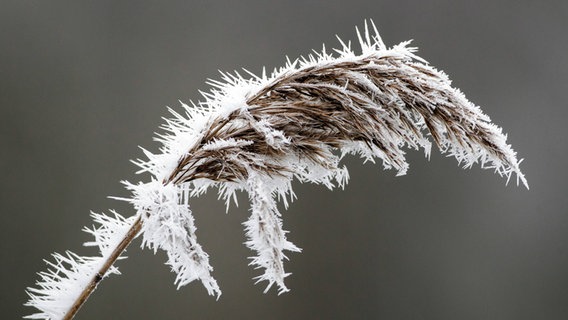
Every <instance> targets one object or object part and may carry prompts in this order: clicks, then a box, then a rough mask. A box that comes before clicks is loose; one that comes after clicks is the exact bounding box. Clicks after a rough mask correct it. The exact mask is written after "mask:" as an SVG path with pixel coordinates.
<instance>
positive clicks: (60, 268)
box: [26, 211, 133, 320]
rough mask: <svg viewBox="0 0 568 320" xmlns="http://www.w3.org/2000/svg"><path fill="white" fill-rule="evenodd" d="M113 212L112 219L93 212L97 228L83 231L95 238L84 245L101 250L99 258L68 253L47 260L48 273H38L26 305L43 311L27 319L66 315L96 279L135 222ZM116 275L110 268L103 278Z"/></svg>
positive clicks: (59, 317)
mask: <svg viewBox="0 0 568 320" xmlns="http://www.w3.org/2000/svg"><path fill="white" fill-rule="evenodd" d="M112 213H113V214H112V215H111V216H107V215H103V214H98V213H92V214H91V216H92V217H93V220H94V222H95V223H97V226H94V227H93V228H92V229H89V228H85V229H84V230H85V231H86V232H88V233H90V234H91V235H93V237H94V241H92V242H87V243H85V246H95V247H98V249H99V251H100V255H99V256H94V257H85V256H79V255H77V254H75V253H73V252H70V251H67V252H66V253H65V254H58V253H55V254H53V255H52V257H53V261H47V260H46V263H47V265H48V270H47V271H44V272H40V273H39V274H38V275H39V276H40V280H39V281H37V282H36V287H34V288H28V289H27V293H28V295H29V297H30V299H29V301H28V302H27V303H26V305H27V306H32V307H35V308H37V309H39V310H40V312H38V313H35V314H32V315H29V316H27V317H26V318H28V319H51V320H54V319H62V318H63V317H64V316H65V314H66V313H67V312H68V311H69V309H70V307H71V306H72V305H73V303H74V302H75V301H76V300H77V298H78V297H79V296H80V295H81V293H82V291H83V290H84V289H85V287H86V286H88V285H89V284H90V282H91V281H92V279H93V278H94V277H96V276H97V273H98V272H99V270H100V269H101V267H102V265H103V264H104V263H105V261H106V260H107V259H108V257H109V256H110V254H111V253H112V252H113V250H114V248H116V247H117V245H118V243H120V241H122V239H123V238H124V235H125V234H126V232H127V231H128V229H129V228H130V226H131V224H132V222H133V218H129V219H126V218H124V217H122V216H121V215H119V214H118V213H116V212H114V211H113V212H112ZM113 273H114V274H120V272H118V269H117V268H116V267H111V268H110V269H109V270H108V271H107V273H106V274H105V275H104V277H106V276H108V275H110V274H113Z"/></svg>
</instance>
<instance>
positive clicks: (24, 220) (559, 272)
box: [0, 0, 568, 320]
mask: <svg viewBox="0 0 568 320" xmlns="http://www.w3.org/2000/svg"><path fill="white" fill-rule="evenodd" d="M365 18H372V19H374V21H375V22H376V24H377V26H378V28H379V30H380V31H381V33H382V36H383V38H384V40H385V42H386V43H387V44H388V45H394V44H397V43H399V42H400V41H403V40H408V39H415V41H414V43H413V44H414V45H416V46H418V47H419V48H420V51H419V55H420V56H422V57H424V58H425V59H427V60H428V61H429V62H430V63H431V64H432V65H434V66H436V67H437V68H439V69H442V70H444V71H446V72H447V73H448V74H449V75H450V77H451V78H452V79H453V80H454V85H455V86H457V87H459V88H461V89H462V90H463V91H464V92H465V93H466V95H467V96H468V98H470V99H471V100H472V101H473V102H475V103H476V104H478V105H480V106H482V108H483V110H484V111H485V112H486V113H487V114H489V115H490V116H491V117H492V119H493V120H494V121H495V122H496V123H497V124H499V125H500V126H502V127H503V128H504V131H505V132H507V133H508V134H509V142H510V143H511V144H512V145H513V147H514V148H515V150H516V151H518V154H519V157H521V158H525V159H526V160H525V161H524V162H523V163H522V169H523V171H524V172H525V173H526V175H527V178H528V180H529V184H530V186H531V189H530V191H527V190H525V189H524V188H523V187H516V186H515V184H514V183H510V184H509V185H508V186H506V185H505V180H504V179H501V178H499V177H498V176H496V175H494V174H493V173H492V172H491V171H486V170H481V169H479V168H478V167H475V168H473V169H471V170H463V169H461V168H459V167H458V166H457V165H456V161H455V160H454V159H451V158H446V157H445V156H442V155H440V154H439V152H437V151H434V152H433V155H432V158H431V160H430V161H427V160H426V159H424V157H423V156H422V153H421V152H409V155H408V158H409V161H410V162H411V169H410V171H409V173H408V175H406V176H403V177H395V173H394V172H390V171H382V169H381V167H380V166H379V165H370V164H366V165H362V164H361V161H359V160H358V159H348V160H347V163H348V165H349V167H350V168H351V170H350V173H351V182H350V184H349V185H348V186H347V188H346V190H344V191H340V190H336V191H334V192H330V191H328V190H327V189H325V188H323V187H320V186H313V185H297V186H296V189H295V191H296V193H297V194H298V196H299V199H298V200H297V201H296V202H295V203H294V204H293V205H292V206H291V208H290V209H289V210H288V211H286V212H285V213H284V224H285V228H286V229H287V230H290V231H291V232H290V234H289V239H291V240H292V241H293V242H294V243H296V244H297V245H298V246H300V247H302V248H303V250H304V252H303V253H301V254H290V258H291V260H290V261H289V262H287V263H286V267H287V269H288V271H290V272H292V273H293V275H292V276H290V277H289V278H288V279H287V285H288V286H289V287H290V288H291V289H292V291H291V292H290V293H287V294H283V295H281V296H278V295H277V294H276V293H275V291H274V290H273V291H271V292H269V293H268V294H263V293H262V291H263V290H264V284H259V285H256V286H255V285H254V284H253V283H254V281H253V280H252V279H251V278H252V277H254V276H255V275H258V274H259V272H258V271H255V270H252V269H251V268H250V267H249V266H247V263H248V260H247V257H248V256H250V255H251V252H250V251H249V250H248V249H246V248H245V247H244V245H243V244H242V243H243V241H244V240H245V238H244V235H243V231H242V226H241V223H242V222H243V221H245V219H246V217H247V215H248V212H247V210H248V205H247V201H246V197H244V196H242V195H241V206H240V207H239V208H234V207H233V208H231V210H230V211H229V213H228V214H225V209H224V205H223V203H221V202H220V201H218V200H217V197H216V194H214V193H209V194H207V195H206V196H204V197H202V198H200V199H197V200H196V201H195V202H194V204H193V209H194V212H195V214H196V219H197V221H196V223H197V226H198V228H199V229H198V237H199V238H200V240H201V242H202V244H203V245H204V247H205V249H206V250H207V251H208V252H209V253H210V256H211V263H212V264H213V266H214V267H215V271H214V276H215V277H217V279H218V281H219V284H220V285H221V288H222V290H223V295H222V296H221V298H220V300H219V301H215V299H214V298H212V297H209V296H207V294H206V291H205V289H203V288H202V286H201V285H200V284H199V283H192V284H190V285H189V286H187V287H184V288H182V289H180V290H176V289H175V286H174V285H173V280H174V275H173V274H171V273H170V272H169V270H168V267H167V266H165V265H164V264H163V263H164V261H165V257H164V254H163V253H161V252H160V253H158V254H157V255H156V256H154V255H153V253H152V252H151V251H149V250H141V249H140V248H139V245H140V241H139V240H138V241H136V242H135V243H134V245H133V246H132V247H131V248H130V249H129V250H128V256H129V258H128V259H127V260H124V261H121V262H120V263H119V266H120V270H121V271H122V272H123V275H121V276H113V277H111V278H109V279H107V280H105V281H104V282H103V283H102V285H101V286H100V287H99V289H98V290H97V291H96V292H95V294H94V295H93V296H92V297H91V299H90V300H89V301H88V302H87V304H86V305H85V307H84V309H83V310H82V311H81V312H80V313H79V315H78V317H77V319H84V320H86V319H515V320H519V319H548V320H550V319H568V197H567V194H566V184H567V181H568V173H567V171H566V156H567V154H568V143H567V141H566V139H567V138H566V137H567V133H568V129H567V128H566V118H567V116H568V106H567V103H566V98H565V96H566V92H567V90H568V86H567V83H568V82H567V80H568V61H567V59H566V53H567V52H568V41H567V35H566V32H567V31H568V28H567V27H568V24H567V22H566V21H567V20H568V2H566V1H561V0H558V1H488V0H482V1H450V0H446V1H443V0H437V1H418V0H416V1H394V0H392V1H383V0H372V1H297V2H294V1H172V2H168V1H163V2H162V1H153V2H152V1H130V2H128V1H88V2H79V1H67V2H61V1H2V3H1V4H0V40H1V42H0V112H1V113H0V132H1V138H0V143H1V144H2V146H1V149H0V150H2V151H1V156H0V172H2V178H1V179H0V187H1V192H0V197H1V198H0V206H1V207H0V210H1V211H0V219H1V220H0V221H1V224H0V226H1V232H0V259H1V261H0V266H1V272H0V283H1V286H0V288H1V289H0V312H1V313H2V315H1V316H0V317H1V318H2V319H17V318H18V317H21V316H23V315H25V314H29V313H30V312H33V311H34V310H32V309H31V308H25V307H23V306H22V304H23V303H24V302H25V301H26V299H27V297H26V294H25V292H24V289H25V288H26V287H27V286H32V285H33V284H34V282H35V281H36V280H37V276H36V275H35V273H36V272H38V271H42V270H44V269H45V264H44V263H43V262H42V259H44V258H48V256H49V254H50V253H51V252H54V251H57V252H62V251H64V250H66V249H71V250H73V251H76V252H79V253H85V254H86V253H89V250H87V249H86V248H83V247H82V246H81V244H82V242H84V241H87V240H89V236H88V235H87V234H85V233H83V232H81V228H82V227H83V226H85V225H91V220H90V217H89V210H94V211H97V212H100V211H106V210H107V209H108V208H115V209H117V210H119V211H120V212H121V213H123V214H125V215H131V214H133V210H132V209H131V208H130V207H128V206H127V205H126V204H124V203H120V202H117V201H113V200H110V199H107V198H106V197H107V196H108V195H118V196H127V195H128V193H127V192H126V191H125V190H124V189H123V188H122V186H121V185H120V183H119V181H120V180H123V179H127V180H130V181H139V180H140V179H142V180H145V179H147V177H146V176H137V175H135V174H134V171H136V168H135V166H134V165H132V164H131V163H130V162H129V159H135V158H137V157H141V156H142V153H141V151H140V150H139V149H138V145H141V146H144V147H146V148H148V149H150V150H156V149H157V144H156V143H154V142H152V137H153V132H154V131H156V130H158V129H157V128H158V126H159V125H160V124H161V123H162V120H161V117H163V116H167V111H166V106H172V107H174V108H178V107H179V102H178V99H180V100H182V101H185V102H188V101H189V100H190V99H191V100H198V99H199V98H200V96H199V94H198V90H199V89H207V86H206V85H205V84H204V81H205V80H206V79H207V78H219V75H218V73H217V70H224V71H232V70H235V69H239V68H241V67H246V68H247V69H249V70H252V71H254V72H260V71H261V68H262V66H266V67H267V68H268V69H272V68H273V67H277V66H280V65H282V64H283V62H284V61H285V56H286V55H288V56H290V57H291V58H294V57H297V56H299V55H302V54H304V55H305V54H307V53H309V52H310V50H311V49H319V48H321V45H322V43H325V44H326V45H327V47H328V48H330V47H334V46H337V45H338V43H337V41H336V39H335V35H336V34H337V35H339V36H340V37H342V38H343V39H346V40H348V39H353V40H355V39H356V37H355V30H354V27H355V25H362V23H363V20H364V19H365Z"/></svg>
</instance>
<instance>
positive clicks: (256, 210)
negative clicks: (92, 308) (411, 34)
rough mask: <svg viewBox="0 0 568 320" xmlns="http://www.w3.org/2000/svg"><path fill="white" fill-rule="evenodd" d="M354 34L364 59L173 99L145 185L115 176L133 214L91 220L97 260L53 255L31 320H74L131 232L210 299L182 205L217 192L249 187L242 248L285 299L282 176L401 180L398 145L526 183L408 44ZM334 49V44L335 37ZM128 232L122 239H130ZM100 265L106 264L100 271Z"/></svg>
mask: <svg viewBox="0 0 568 320" xmlns="http://www.w3.org/2000/svg"><path fill="white" fill-rule="evenodd" d="M371 27H372V29H373V30H372V31H370V30H369V25H368V24H367V23H365V30H364V32H362V33H361V32H359V31H357V35H358V38H359V44H360V46H361V48H362V52H361V53H359V54H356V53H355V52H354V51H353V50H352V49H351V47H350V44H345V43H344V42H341V44H342V47H341V48H340V49H334V50H333V52H332V53H328V52H327V51H326V50H325V48H324V49H323V50H322V51H321V52H315V53H314V54H313V55H309V56H308V57H307V58H301V59H298V60H295V61H293V62H290V61H289V62H288V63H287V64H286V66H284V67H282V68H280V69H277V70H275V71H274V72H273V73H272V74H271V75H270V76H267V75H266V73H265V72H264V73H263V74H262V75H261V76H256V75H254V74H252V73H250V72H248V71H246V70H245V71H246V72H247V73H248V74H250V78H245V77H243V76H241V75H240V74H238V73H236V72H235V73H234V74H224V73H223V74H222V80H221V81H216V80H210V81H209V82H208V83H209V84H210V85H211V86H212V87H213V88H212V89H211V90H210V91H209V92H203V93H202V94H203V96H204V101H201V102H199V103H196V104H194V103H192V104H191V106H188V105H185V104H182V106H183V111H184V112H183V113H184V114H180V113H178V112H176V111H174V110H170V111H171V113H172V117H171V118H169V119H166V123H165V125H164V126H163V127H162V129H163V130H164V133H162V134H159V135H158V137H157V140H158V141H160V142H161V143H162V144H163V145H162V147H161V149H160V151H159V152H158V153H156V154H154V153H151V152H149V151H146V150H144V153H145V155H146V157H147V159H146V160H137V161H135V164H136V165H138V166H139V167H140V168H141V170H140V172H148V173H150V174H151V176H152V179H151V181H150V182H148V183H138V184H133V183H129V182H124V183H125V185H126V187H127V188H128V189H129V190H130V191H131V192H132V197H130V198H128V199H122V200H126V201H128V202H130V203H131V204H132V205H133V206H134V208H135V209H136V211H137V214H136V215H135V216H134V217H132V218H129V219H124V218H122V217H120V216H118V215H116V216H115V217H114V218H109V217H105V216H101V215H95V220H96V221H97V222H98V223H99V224H101V227H100V228H98V229H93V230H89V232H90V233H92V234H93V235H94V236H95V241H94V242H93V243H92V245H96V246H99V247H100V249H101V256H100V257H80V256H77V255H75V254H72V253H68V254H67V255H65V256H63V255H54V258H55V261H56V262H55V263H48V264H49V265H50V270H49V271H48V272H42V273H40V274H39V275H40V280H39V281H38V282H37V284H36V288H28V294H29V295H30V300H29V301H28V303H27V305H29V306H33V307H35V308H37V309H39V310H40V312H39V313H36V314H33V315H31V316H29V318H34V319H62V318H65V319H70V318H72V317H73V315H74V314H75V313H76V311H77V310H78V307H80V305H81V304H82V303H83V302H84V301H85V300H86V298H87V297H88V295H89V294H90V293H91V292H92V291H93V290H94V288H95V287H96V284H97V283H98V282H99V281H100V279H102V278H104V277H106V276H107V275H108V274H110V273H116V272H117V270H116V269H115V268H114V267H111V266H112V264H113V263H114V262H115V260H116V259H118V258H119V256H120V253H121V252H122V251H123V250H124V248H126V246H127V245H128V243H129V242H130V241H132V240H133V239H134V237H135V236H136V235H137V234H138V233H139V234H141V235H142V239H143V240H142V244H143V246H147V247H149V248H150V249H153V250H154V251H156V250H158V249H162V250H164V251H166V253H167V256H168V261H167V264H168V265H170V267H171V268H172V270H173V271H174V272H175V273H176V275H177V277H176V280H175V283H176V284H177V285H178V287H179V286H183V285H186V284H188V283H190V282H192V281H194V280H199V281H201V282H202V284H203V285H204V286H205V288H206V289H207V291H208V293H209V294H210V295H216V296H217V297H218V296H219V295H220V294H221V291H220V289H219V286H218V285H217V282H216V281H215V279H214V278H213V277H212V275H211V272H212V270H213V268H212V267H211V265H210V264H209V256H208V255H207V253H206V252H205V251H204V250H203V248H202V247H201V246H200V245H199V243H198V241H197V236H196V227H195V224H194V219H193V215H192V212H191V210H190V207H189V203H190V199H191V198H192V197H195V196H197V195H200V194H202V193H204V192H206V191H207V190H208V189H209V188H210V187H217V188H218V190H219V193H220V195H221V197H222V198H223V199H224V200H225V201H226V202H227V205H228V204H229V203H230V201H231V200H232V199H235V192H236V191H238V190H242V191H246V192H247V193H248V194H249V199H250V203H251V215H250V217H249V219H248V220H247V221H246V222H245V223H244V227H245V231H246V236H247V241H246V243H245V244H246V245H247V246H248V247H249V248H250V249H251V250H253V251H254V252H255V256H254V257H252V259H251V265H253V266H254V267H255V268H258V269H260V270H261V275H259V276H258V278H257V279H258V281H266V282H267V283H268V286H267V288H266V290H268V289H269V288H270V287H271V286H273V285H276V286H277V287H278V291H279V293H282V292H285V291H288V288H287V287H286V285H285V283H284V279H285V278H286V276H288V273H286V272H285V270H284V263H283V262H284V260H285V259H286V255H285V252H286V251H291V252H298V251H300V249H299V248H298V247H296V246H295V245H294V244H292V243H291V242H290V241H288V240H287V238H286V233H287V231H285V230H284V228H283V224H282V216H281V214H280V212H279V210H278V208H277V202H278V200H280V201H282V202H283V204H284V207H285V208H287V207H288V204H289V202H290V201H292V200H293V199H294V198H295V194H294V193H293V191H292V188H291V182H292V180H293V179H294V178H295V179H297V180H299V181H301V182H312V183H316V184H323V185H324V186H326V187H328V188H329V189H333V188H334V187H336V186H339V187H343V186H344V185H345V184H346V183H347V180H348V178H349V175H348V172H347V169H346V168H345V167H344V166H343V165H342V164H341V160H342V159H343V157H344V156H345V155H347V154H355V155H359V156H360V157H362V158H363V159H364V160H365V161H373V162H374V161H376V160H380V161H381V162H382V165H383V167H384V168H385V169H395V170H397V172H398V174H405V173H406V171H407V169H408V163H407V161H406V158H405V152H404V151H403V149H404V148H406V147H408V148H414V149H422V150H424V152H425V154H426V156H429V154H430V148H431V141H433V142H434V143H435V144H436V145H437V146H438V148H439V149H440V150H441V152H443V153H446V154H448V155H451V156H453V157H455V158H456V159H457V161H458V163H460V164H461V165H463V166H464V167H471V166H472V165H474V164H476V163H477V164H479V165H480V166H481V167H482V168H490V169H493V170H495V171H496V172H497V173H498V174H499V175H501V176H503V177H505V178H507V180H508V179H509V178H511V176H513V175H516V178H517V184H518V183H519V182H522V183H523V184H524V185H525V186H526V187H527V188H528V185H527V181H526V179H525V178H524V176H523V174H522V173H521V171H520V169H519V161H518V160H517V157H516V153H515V152H514V151H513V149H512V148H511V146H510V145H508V144H507V142H506V136H505V135H504V134H503V133H502V131H501V129H500V128H499V127H497V126H496V125H495V124H493V123H492V122H491V120H490V119H489V117H488V116H487V115H485V114H484V113H483V112H482V111H481V110H480V109H479V107H477V106H476V105H474V104H473V103H471V102H470V101H468V100H467V99H466V98H465V96H464V95H463V94H462V92H461V91H459V90H458V89H456V88H453V87H452V86H451V82H450V80H449V79H448V77H447V76H446V74H444V73H443V72H441V71H438V70H436V69H435V68H433V67H431V66H430V65H428V63H427V62H426V61H425V60H423V59H422V58H420V57H418V56H416V55H415V54H414V53H415V51H416V49H415V48H412V47H409V46H408V44H409V42H403V43H401V44H399V45H397V46H394V47H392V48H387V47H386V46H385V45H384V44H383V42H382V40H381V38H380V37H379V34H378V32H377V30H376V28H375V26H374V24H372V23H371ZM340 41H341V40H340ZM128 230H129V231H128ZM101 266H102V267H101Z"/></svg>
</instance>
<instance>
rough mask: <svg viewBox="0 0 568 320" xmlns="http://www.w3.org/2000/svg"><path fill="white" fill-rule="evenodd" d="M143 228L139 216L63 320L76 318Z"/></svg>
mask: <svg viewBox="0 0 568 320" xmlns="http://www.w3.org/2000/svg"><path fill="white" fill-rule="evenodd" d="M141 228H142V219H141V217H140V216H138V218H137V219H136V220H135V221H134V223H133V224H132V226H131V227H130V229H129V230H128V232H127V233H126V235H125V236H124V238H123V239H122V240H121V241H120V243H119V244H118V245H117V246H116V248H115V249H114V251H113V252H112V253H111V255H110V256H109V257H108V259H107V260H106V261H105V263H104V264H103V266H102V267H101V268H100V269H99V271H98V272H97V273H96V274H95V275H94V276H93V278H92V279H91V281H90V282H89V284H88V285H87V286H86V287H85V289H83V291H82V292H81V294H80V295H79V297H78V298H77V300H75V303H73V305H72V306H71V308H70V309H69V311H68V312H67V314H65V317H63V320H71V319H73V317H74V316H75V314H77V312H78V311H79V309H80V308H81V306H83V304H84V303H85V301H87V299H88V298H89V296H90V295H91V293H93V291H95V289H96V288H97V285H98V284H99V282H101V280H103V279H104V277H105V275H106V273H107V271H108V269H110V267H111V266H112V265H113V264H114V262H115V261H116V260H117V259H118V257H120V255H121V254H122V252H123V251H124V250H126V248H127V247H128V245H129V244H130V243H131V242H132V240H134V238H136V236H137V235H138V233H139V232H140V229H141Z"/></svg>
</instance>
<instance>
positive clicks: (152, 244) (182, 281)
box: [126, 181, 221, 297]
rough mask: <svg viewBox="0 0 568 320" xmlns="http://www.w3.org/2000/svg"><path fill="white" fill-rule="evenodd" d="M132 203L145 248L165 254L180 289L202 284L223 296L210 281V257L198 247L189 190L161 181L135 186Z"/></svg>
mask: <svg viewBox="0 0 568 320" xmlns="http://www.w3.org/2000/svg"><path fill="white" fill-rule="evenodd" d="M126 187H127V188H128V189H130V190H131V191H132V193H133V195H134V196H133V197H132V199H130V202H131V203H132V205H134V208H135V209H136V211H137V212H138V214H139V215H140V216H141V217H142V221H143V224H142V230H141V233H142V246H146V247H148V248H150V249H153V250H154V253H155V252H156V251H157V250H158V249H162V250H164V251H166V253H167V255H168V261H167V262H166V263H167V264H168V265H169V266H170V267H171V268H172V271H174V272H175V273H176V274H177V277H176V280H175V283H176V284H177V286H178V288H179V287H181V286H184V285H186V284H188V283H190V282H192V281H193V280H201V282H202V283H203V286H205V288H206V289H207V292H208V293H209V294H210V295H217V297H219V296H220V295H221V290H220V289H219V286H218V285H217V282H216V281H215V279H213V277H211V274H210V272H211V271H212V270H213V268H212V267H211V266H210V265H209V256H208V255H207V253H205V252H204V251H203V249H202V248H201V246H200V245H199V244H198V243H197V237H196V235H195V230H196V228H195V224H194V220H193V216H192V215H191V210H190V208H189V203H188V199H189V189H187V188H184V187H183V186H182V187H180V186H176V185H173V184H167V185H164V184H162V183H161V182H158V181H152V182H150V183H146V184H142V183H140V184H137V185H133V184H130V183H126Z"/></svg>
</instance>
